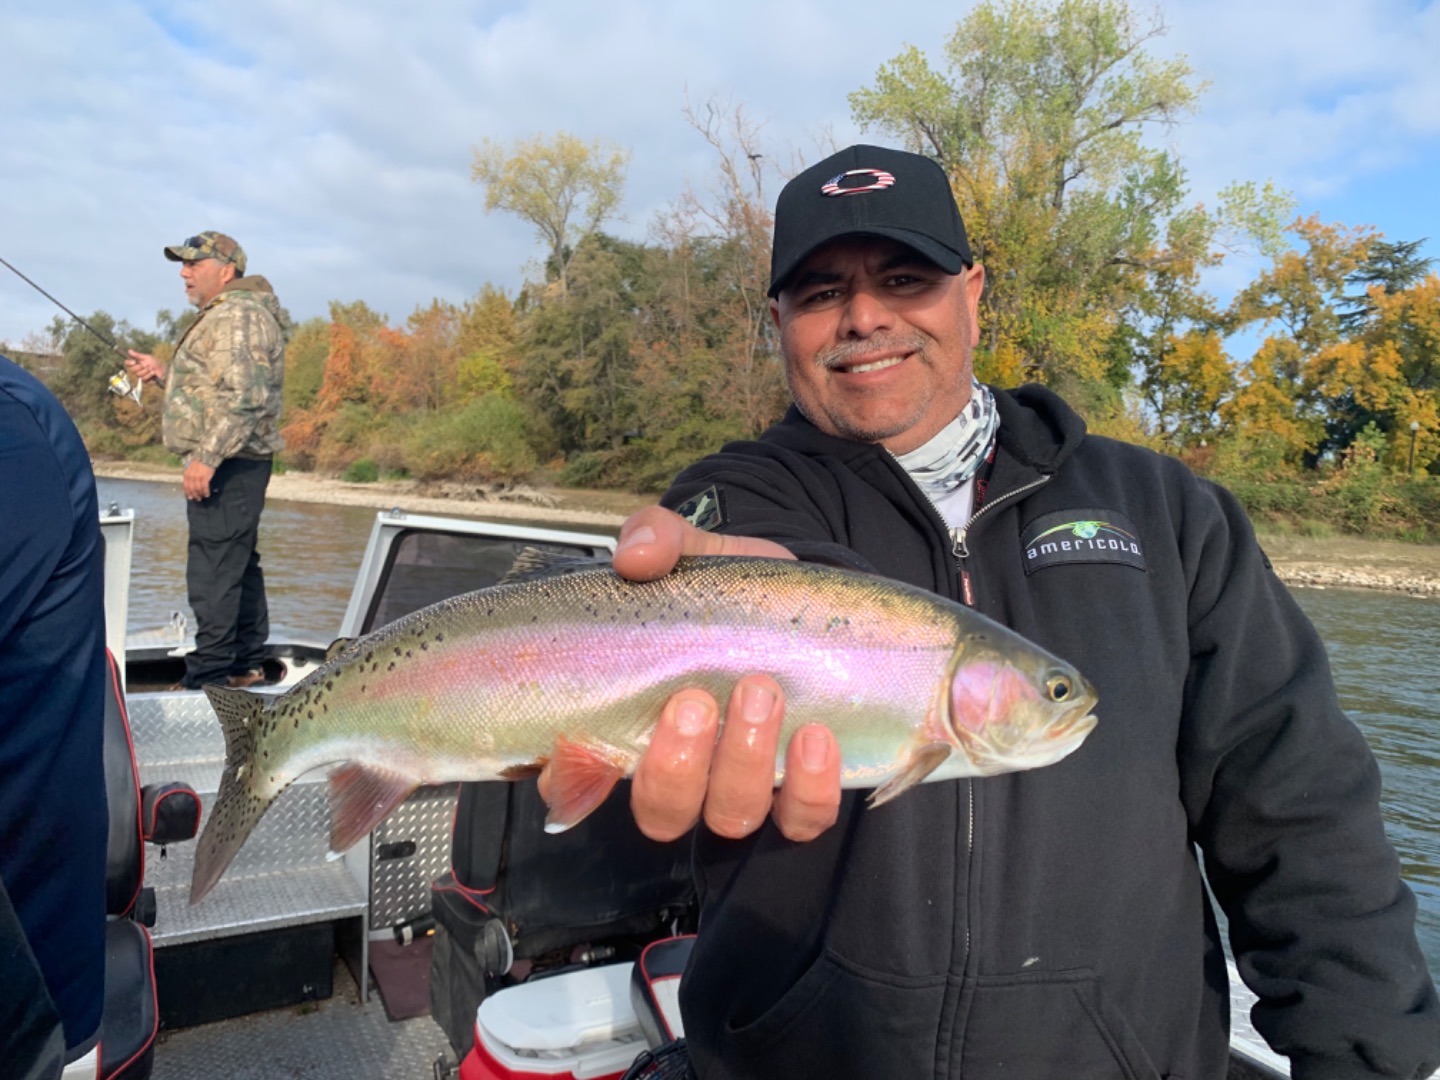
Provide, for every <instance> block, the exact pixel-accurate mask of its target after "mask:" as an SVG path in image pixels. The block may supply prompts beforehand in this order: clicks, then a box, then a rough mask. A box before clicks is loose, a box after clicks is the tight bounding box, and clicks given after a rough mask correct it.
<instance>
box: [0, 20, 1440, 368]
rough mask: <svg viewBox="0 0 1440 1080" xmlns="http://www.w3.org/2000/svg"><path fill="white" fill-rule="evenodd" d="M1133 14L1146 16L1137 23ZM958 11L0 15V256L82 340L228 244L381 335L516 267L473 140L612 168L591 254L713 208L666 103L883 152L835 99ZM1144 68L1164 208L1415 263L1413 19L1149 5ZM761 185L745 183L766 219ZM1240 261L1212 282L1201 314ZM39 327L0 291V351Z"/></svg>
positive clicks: (34, 298) (1422, 208)
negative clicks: (1256, 223) (1154, 27)
mask: <svg viewBox="0 0 1440 1080" xmlns="http://www.w3.org/2000/svg"><path fill="white" fill-rule="evenodd" d="M1137 7H1139V8H1140V10H1143V11H1150V10H1152V9H1151V8H1149V7H1146V6H1144V5H1137ZM969 10H971V5H969V4H967V3H963V2H962V3H957V4H940V3H933V2H925V0H920V2H915V0H912V2H910V3H898V4H897V3H887V4H876V3H874V2H873V0H764V2H759V0H731V2H729V3H725V4H702V3H697V2H694V0H680V2H674V3H664V2H658V0H657V2H650V3H642V2H639V0H607V2H606V3H603V4H602V3H595V2H593V0H588V2H587V0H504V2H488V0H471V2H464V0H411V2H410V3H408V4H398V3H394V2H378V0H304V2H303V3H296V2H294V0H246V2H245V3H243V4H235V3H226V4H222V3H217V2H215V0H210V2H208V3H195V2H191V0H158V2H157V0H142V2H135V0H66V2H65V3H63V4H58V3H53V2H35V0H0V42H3V43H4V46H5V48H4V54H5V57H6V63H5V67H4V74H3V82H0V258H4V259H6V260H7V261H9V262H10V263H12V264H14V265H15V266H16V267H17V268H18V269H19V270H21V271H22V272H24V273H25V274H26V275H27V276H29V277H30V278H32V279H33V280H34V281H35V282H36V283H37V284H39V285H40V286H42V287H43V288H45V289H46V290H48V291H49V292H50V293H52V294H53V295H54V296H55V297H56V298H57V299H59V300H60V301H61V302H62V303H64V304H65V305H67V306H68V307H70V308H71V309H72V310H74V311H76V312H77V313H79V314H80V315H82V316H85V315H89V314H90V313H91V312H94V311H97V310H104V311H106V312H108V313H109V314H111V315H112V316H115V317H116V318H121V319H125V320H127V321H129V322H130V323H131V324H132V325H134V326H137V327H140V328H144V329H151V328H153V327H154V323H155V314H156V312H157V311H159V310H160V309H162V308H167V309H170V310H171V311H172V312H176V313H178V312H179V311H180V310H182V309H183V308H184V305H185V298H184V294H183V291H182V289H181V283H180V279H179V276H178V273H177V270H178V267H177V265H176V264H173V263H170V262H167V261H166V260H165V259H164V258H163V256H162V254H161V249H162V248H163V247H164V246H165V245H166V244H176V243H179V242H181V241H182V240H184V239H185V238H186V237H189V236H191V235H193V234H194V233H196V232H199V231H201V230H203V229H219V230H221V231H223V232H227V233H230V234H231V235H232V236H234V237H236V238H237V239H238V240H239V241H240V243H241V244H242V245H243V246H244V247H245V249H246V251H247V253H248V255H249V262H250V272H251V273H260V274H264V275H265V276H266V277H267V278H268V279H269V280H270V281H271V283H272V284H273V285H274V287H275V289H276V291H277V293H278V294H279V296H280V299H281V301H282V302H283V303H284V304H285V305H286V306H287V307H288V308H289V310H290V312H291V314H292V315H293V316H295V317H296V318H297V320H299V319H306V318H310V317H313V316H318V315H324V314H326V312H327V310H328V304H329V302H330V301H332V300H341V301H345V302H349V301H353V300H363V301H365V302H366V303H367V304H369V305H370V307H372V308H373V309H375V310H377V311H380V312H383V313H385V314H386V315H387V316H388V317H389V319H390V321H391V323H392V325H401V324H403V322H404V320H405V318H406V317H407V316H408V315H409V314H410V313H411V312H413V311H414V310H415V309H416V308H417V307H423V306H428V304H429V303H430V301H431V300H432V299H437V298H438V299H441V300H446V301H450V302H453V303H457V304H458V303H463V302H464V301H466V300H467V299H469V298H471V297H473V296H474V295H475V294H476V293H477V292H478V291H479V290H480V288H481V287H482V286H483V285H485V284H487V283H488V284H490V285H493V286H496V287H498V288H501V289H504V290H505V291H506V292H507V293H509V294H510V295H512V296H513V295H514V294H515V292H516V291H517V290H518V288H519V287H520V285H521V284H522V283H523V282H524V281H525V280H526V278H527V276H531V277H533V276H534V275H535V274H536V272H537V270H536V268H537V260H538V258H539V257H540V255H541V253H542V245H541V241H540V239H539V238H538V236H537V235H536V233H535V231H534V229H533V227H532V226H530V225H529V224H527V223H525V222H523V221H521V220H520V219H518V218H515V217H512V216H509V215H505V214H503V213H500V212H496V213H490V214H487V213H486V211H485V199H484V190H483V188H481V187H479V186H477V185H475V184H473V183H472V182H471V180H470V164H471V160H472V156H473V153H474V149H475V147H476V146H477V145H479V144H480V142H481V141H482V140H484V139H489V140H492V141H495V142H498V143H502V144H504V143H509V142H511V141H513V140H515V139H518V138H529V137H533V136H537V135H540V136H550V135H553V134H555V133H556V132H559V131H568V132H571V133H573V134H575V135H578V136H579V137H581V138H582V139H584V140H586V141H588V142H600V143H605V144H613V145H618V146H620V147H623V148H625V149H627V150H628V151H629V152H630V154H631V159H630V164H629V169H628V173H627V181H626V187H625V198H624V201H623V204H622V209H621V212H620V217H619V218H618V219H617V220H615V221H613V222H611V223H610V224H609V225H608V226H607V229H608V231H610V232H612V233H615V234H618V235H620V236H624V237H626V238H628V239H633V240H645V239H647V238H648V237H649V236H650V229H651V226H652V223H653V221H654V219H655V217H656V215H657V214H658V213H661V212H663V211H664V210H665V209H666V208H667V207H669V206H670V205H671V204H673V203H674V202H675V200H676V199H677V198H678V197H679V196H680V195H681V194H682V193H683V192H684V191H685V190H686V187H687V185H688V186H690V187H693V188H695V189H697V190H705V189H707V188H708V187H709V186H710V185H711V184H712V183H713V182H714V176H713V174H714V171H715V162H716V157H715V154H714V152H713V151H712V150H711V148H710V147H709V146H708V145H707V144H706V143H705V141H704V140H703V139H702V138H701V136H700V135H699V134H698V133H697V132H696V131H695V130H694V129H693V128H692V127H691V126H690V125H689V124H688V123H687V122H686V120H685V117H684V114H683V110H684V107H685V104H686V101H687V100H688V101H690V102H691V103H692V104H695V105H703V104H704V103H706V102H711V101H713V102H717V103H720V104H721V105H722V107H724V108H727V109H734V108H741V109H743V111H744V113H745V115H746V116H747V117H748V118H749V119H750V121H751V122H752V123H754V124H755V125H756V126H757V127H758V128H759V132H760V135H759V138H760V142H761V143H762V145H763V146H764V148H765V151H766V161H767V162H773V163H774V165H775V166H776V167H777V168H789V169H790V170H791V171H793V169H794V164H795V162H796V161H797V155H798V159H799V160H800V161H801V162H802V163H806V162H810V161H814V160H818V158H819V157H821V156H823V154H824V153H825V152H826V150H827V149H828V148H829V147H830V146H832V145H845V144H848V143H850V142H855V141H872V142H876V141H878V142H885V141H887V140H886V139H885V137H884V136H883V134H881V133H877V132H865V131H861V130H860V129H858V128H857V127H856V125H855V124H854V122H853V120H852V119H851V116H850V108H849V103H848V100H847V99H848V96H849V95H850V93H851V92H853V91H855V90H858V89H861V88H864V87H867V86H870V85H871V84H872V83H873V81H874V78H875V75H876V72H877V71H878V70H879V68H880V67H881V66H882V65H883V64H885V63H886V62H888V61H889V60H891V59H893V58H894V57H895V56H896V55H898V54H899V53H900V52H901V51H902V50H904V49H905V48H906V47H907V46H911V45H913V46H915V47H917V48H919V49H920V50H921V51H922V52H924V53H925V54H926V56H927V57H928V58H929V59H930V61H931V63H932V65H934V66H936V67H938V68H943V65H944V57H943V46H944V43H945V41H946V39H947V38H948V37H949V36H950V35H951V33H952V32H953V30H954V28H955V26H956V24H957V23H958V22H959V20H960V19H962V18H963V17H964V15H965V14H966V13H967V12H968V11H969ZM1154 10H1158V12H1159V14H1160V16H1161V17H1162V18H1163V20H1164V23H1165V25H1166V27H1167V32H1166V34H1165V35H1164V36H1163V37H1161V38H1160V39H1158V40H1157V41H1156V42H1155V43H1153V44H1152V46H1151V51H1152V52H1153V53H1155V54H1157V55H1163V56H1170V55H1175V54H1183V55H1184V56H1185V57H1186V59H1187V60H1188V61H1189V63H1190V65H1191V66H1192V67H1193V68H1194V69H1195V71H1196V74H1197V77H1198V78H1200V79H1202V80H1204V81H1205V82H1207V83H1208V90H1207V91H1206V93H1205V95H1204V96H1203V97H1202V99H1201V103H1200V109H1199V111H1198V112H1197V113H1196V115H1194V116H1193V117H1191V118H1190V119H1189V120H1188V121H1187V122H1185V123H1184V124H1182V125H1179V126H1177V127H1175V128H1173V129H1171V130H1169V131H1168V132H1165V133H1164V134H1163V136H1162V138H1163V139H1164V140H1165V141H1166V143H1167V144H1168V145H1170V146H1171V147H1173V148H1174V149H1175V150H1176V152H1177V153H1178V154H1179V155H1180V157H1181V159H1182V161H1183V163H1184V165H1185V167H1186V169H1187V172H1188V176H1189V180H1190V191H1191V198H1192V199H1193V200H1194V201H1198V202H1208V203H1212V204H1213V201H1214V197H1215V195H1216V193H1217V192H1218V191H1220V190H1221V189H1222V188H1224V187H1225V186H1226V185H1227V184H1229V183H1231V182H1232V181H1236V180H1255V181H1260V182H1263V181H1265V180H1272V181H1274V182H1275V183H1276V184H1277V185H1279V186H1280V187H1281V188H1284V189H1287V190H1289V191H1290V192H1292V193H1293V194H1294V196H1295V198H1296V200H1297V203H1298V212H1299V213H1301V214H1304V215H1310V214H1318V215H1319V216H1320V217H1321V218H1322V219H1323V220H1326V221H1334V222H1341V223H1344V224H1348V225H1358V224H1368V225H1374V226H1376V227H1378V228H1379V229H1380V230H1381V231H1382V232H1384V233H1385V235H1386V236H1387V237H1389V238H1390V239H1392V240H1416V239H1420V238H1422V237H1428V238H1430V240H1429V243H1427V244H1426V245H1425V247H1424V249H1423V253H1425V254H1429V255H1433V256H1440V209H1437V206H1440V200H1437V194H1440V64H1437V63H1435V60H1434V58H1435V57H1437V56H1440V0H1430V2H1428V3H1420V2H1417V0H1345V2H1344V3H1341V2H1338V0H1263V2H1256V0H1204V2H1199V0H1161V3H1160V4H1159V6H1158V8H1156V9H1154ZM782 182H783V177H782V176H780V175H779V174H778V173H777V174H776V175H774V176H772V177H771V178H770V179H769V180H768V182H767V190H768V192H769V196H770V198H772V199H773V197H774V194H775V193H776V192H777V191H778V190H779V187H780V184H781V183H782ZM1258 268H1259V263H1258V262H1256V261H1255V260H1250V261H1249V262H1248V263H1247V260H1245V259H1243V258H1242V259H1231V260H1230V261H1229V262H1228V264H1227V265H1226V266H1224V267H1222V269H1221V270H1219V271H1217V272H1216V273H1215V274H1214V275H1213V278H1212V281H1211V288H1212V289H1213V291H1215V292H1217V294H1220V295H1222V296H1223V295H1225V294H1226V292H1227V291H1232V290H1233V289H1234V288H1235V287H1237V286H1238V285H1240V284H1243V282H1244V281H1246V280H1248V279H1249V278H1250V277H1251V276H1253V274H1254V273H1255V271H1256V270H1257V269H1258ZM56 314H58V309H56V308H55V307H54V306H53V305H52V304H51V303H50V302H49V301H48V300H46V299H45V298H44V297H43V296H41V295H40V294H39V293H37V292H35V291H34V290H33V289H31V288H30V287H29V286H28V285H26V284H25V283H24V282H22V281H21V280H20V279H19V278H17V277H15V276H14V275H13V274H11V273H10V272H9V271H7V270H5V269H4V268H3V267H0V342H6V341H8V342H10V343H11V344H12V345H19V344H20V343H21V342H23V341H24V340H25V338H26V337H27V336H28V335H31V334H32V333H34V332H37V331H40V330H42V329H44V328H45V327H46V326H48V324H49V323H50V321H51V320H52V318H53V317H54V316H55V315H56Z"/></svg>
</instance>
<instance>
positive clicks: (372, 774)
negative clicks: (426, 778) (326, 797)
mask: <svg viewBox="0 0 1440 1080" xmlns="http://www.w3.org/2000/svg"><path fill="white" fill-rule="evenodd" d="M419 786H420V785H419V784H417V783H416V782H415V781H414V779H413V778H412V777H409V776H406V775H404V774H403V773H398V772H392V771H391V770H389V769H379V768H376V767H375V766H373V765H360V764H358V763H357V762H353V761H352V762H350V763H348V764H346V765H342V766H340V767H339V768H338V769H335V770H334V771H332V772H331V773H330V850H331V851H335V852H341V851H344V850H345V849H346V848H348V847H351V846H353V845H354V844H356V843H357V842H358V841H359V840H360V838H361V837H362V836H364V835H365V834H366V833H368V832H369V831H370V830H371V829H373V828H374V827H375V826H376V825H379V824H380V822H382V821H383V820H385V815H386V814H388V813H390V811H391V810H394V809H395V807H397V806H399V805H400V804H401V803H402V802H404V801H405V800H406V799H407V798H409V796H410V793H411V792H412V791H414V790H415V789H416V788H417V787H419Z"/></svg>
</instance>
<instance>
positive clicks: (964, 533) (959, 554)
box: [916, 473, 1051, 968]
mask: <svg viewBox="0 0 1440 1080" xmlns="http://www.w3.org/2000/svg"><path fill="white" fill-rule="evenodd" d="M1050 475H1051V474H1048V473H1047V474H1046V475H1044V476H1041V477H1040V478H1039V479H1037V480H1032V481H1030V483H1028V484H1024V485H1022V486H1021V487H1018V488H1016V489H1015V490H1014V491H1007V492H1006V493H1005V494H1004V495H1001V496H999V497H998V498H995V499H987V500H985V502H984V503H982V504H981V506H980V509H978V510H976V511H975V513H973V514H971V515H970V520H969V521H967V522H965V524H964V525H963V526H961V527H960V528H959V529H947V530H946V532H948V533H949V534H950V553H951V554H952V555H953V556H955V568H956V570H957V571H958V573H959V575H960V591H961V595H962V598H963V599H964V602H965V605H966V606H967V607H974V606H975V594H974V591H973V590H972V589H971V587H970V571H969V570H967V569H966V568H965V560H966V559H968V558H969V557H970V549H969V548H968V547H967V546H966V544H965V541H966V538H967V537H968V536H969V535H970V530H971V529H972V528H974V526H975V523H976V522H977V521H979V520H980V519H981V518H982V517H984V516H985V515H986V514H988V513H989V512H990V511H991V510H993V509H994V508H995V507H997V506H1000V505H1002V504H1004V503H1007V502H1009V501H1010V500H1011V499H1015V498H1018V497H1019V496H1021V495H1024V494H1025V493H1026V492H1027V491H1033V490H1034V489H1035V488H1038V487H1041V486H1042V485H1044V484H1047V483H1049V482H1050ZM916 486H917V487H919V485H918V484H917V485H916ZM921 494H923V495H924V496H925V498H926V499H927V500H929V502H930V506H931V508H932V509H933V510H934V511H935V513H936V516H938V517H940V519H941V521H942V522H943V521H944V516H943V515H941V514H940V508H939V507H937V506H936V505H935V500H934V499H931V498H930V494H929V492H927V491H925V490H924V489H923V488H921ZM965 798H966V800H967V804H968V805H967V809H968V813H967V814H966V818H967V820H966V822H965V861H966V863H967V864H969V865H970V869H971V872H972V873H973V871H974V861H975V785H974V782H973V781H966V783H965ZM966 911H967V915H966V918H965V959H964V961H963V963H962V967H964V968H968V967H969V965H970V940H971V934H970V923H971V917H970V915H969V914H968V912H969V908H968V905H967V907H966Z"/></svg>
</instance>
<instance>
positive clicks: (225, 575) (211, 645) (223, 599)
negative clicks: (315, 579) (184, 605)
mask: <svg viewBox="0 0 1440 1080" xmlns="http://www.w3.org/2000/svg"><path fill="white" fill-rule="evenodd" d="M269 484H270V459H269V458H264V459H262V460H258V461H256V460H250V459H247V458H227V459H226V460H224V461H222V462H221V463H220V467H219V468H218V469H216V470H215V476H214V478H213V479H212V480H211V481H210V497H209V498H206V499H202V500H200V501H199V502H187V503H186V516H187V517H188V518H189V521H190V549H189V558H188V559H187V561H186V565H185V583H186V585H187V586H188V587H189V590H190V607H191V609H192V610H193V611H194V612H195V649H194V651H193V652H191V653H190V654H189V655H188V656H187V657H186V658H185V679H184V682H185V685H186V686H189V687H192V688H195V687H200V686H203V685H204V684H205V683H223V682H225V681H226V679H228V678H229V677H230V676H231V675H238V674H240V673H241V672H245V671H249V670H250V669H252V668H258V667H260V663H261V660H263V659H264V656H265V639H266V638H268V637H269V636H270V610H269V607H268V605H267V604H266V602H265V575H264V573H263V572H262V571H261V569H260V553H259V552H258V551H257V550H256V549H255V543H256V540H257V539H258V537H259V531H260V511H261V510H263V509H264V508H265V489H266V488H267V487H268V486H269Z"/></svg>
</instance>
